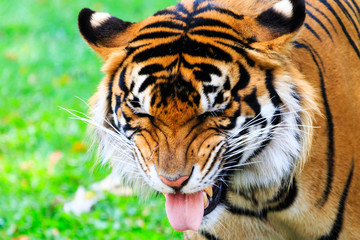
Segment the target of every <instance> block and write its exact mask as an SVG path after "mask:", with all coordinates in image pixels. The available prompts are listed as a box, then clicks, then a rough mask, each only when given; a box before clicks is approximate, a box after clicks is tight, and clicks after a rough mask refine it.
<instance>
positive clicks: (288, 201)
mask: <svg viewBox="0 0 360 240" xmlns="http://www.w3.org/2000/svg"><path fill="white" fill-rule="evenodd" d="M281 193H282V194H283V196H284V194H287V195H286V197H285V199H284V200H283V201H281V202H279V204H278V205H276V206H274V207H270V208H263V209H261V210H259V211H253V210H249V209H244V208H239V207H237V206H233V205H232V204H231V203H230V202H228V200H226V199H225V200H223V203H224V204H225V206H226V210H228V211H229V212H231V213H233V214H237V215H242V216H248V217H255V218H258V219H266V218H267V215H268V213H269V212H278V211H283V210H285V209H287V208H289V207H291V205H292V204H293V203H294V202H295V199H296V197H297V193H298V190H297V186H296V180H295V178H294V179H293V182H292V184H291V185H290V188H289V190H288V191H284V192H283V191H282V192H281Z"/></svg>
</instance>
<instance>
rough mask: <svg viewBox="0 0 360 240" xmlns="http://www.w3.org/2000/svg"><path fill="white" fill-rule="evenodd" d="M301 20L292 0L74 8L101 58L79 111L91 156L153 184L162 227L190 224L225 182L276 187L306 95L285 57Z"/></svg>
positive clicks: (297, 133) (306, 114)
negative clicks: (249, 8) (84, 109)
mask: <svg viewBox="0 0 360 240" xmlns="http://www.w3.org/2000/svg"><path fill="white" fill-rule="evenodd" d="M304 18H305V7H304V4H303V1H296V0H291V1H290V0H282V1H280V2H278V3H276V4H275V5H273V6H271V7H270V8H268V9H267V10H265V11H263V12H260V13H258V14H256V15H254V16H248V15H244V14H242V13H241V12H237V11H234V9H232V8H231V7H227V6H226V5H223V4H221V1H219V2H217V1H185V2H183V3H179V4H177V5H176V6H173V7H169V8H167V9H165V10H162V11H159V12H157V13H156V14H154V15H153V16H151V17H149V18H147V19H145V20H143V21H141V22H138V23H130V22H124V21H122V20H120V19H118V18H116V17H113V16H110V15H109V14H107V13H97V12H94V11H92V10H90V9H83V10H82V11H81V12H80V14H79V28H80V32H81V34H82V36H83V37H84V39H85V40H86V41H87V43H88V44H89V45H90V46H91V47H92V48H93V49H94V50H95V51H96V52H97V53H98V54H100V55H101V56H102V57H103V58H104V60H105V65H104V67H103V71H104V72H105V73H106V77H105V78H104V79H103V81H102V82H101V84H100V86H99V88H98V91H97V93H96V94H95V95H94V97H93V98H92V110H91V111H92V117H93V122H94V125H95V126H96V128H95V130H96V135H97V137H98V141H99V145H100V151H101V155H102V157H103V159H104V161H109V162H110V164H111V165H112V166H113V167H114V170H115V171H117V172H118V174H121V175H122V176H123V177H124V179H126V180H127V181H129V182H130V183H133V184H134V185H135V186H140V185H144V182H145V183H146V184H147V185H149V186H150V187H151V188H152V189H155V190H156V191H159V192H163V193H164V194H165V195H166V198H167V201H166V208H167V213H168V217H169V220H170V223H171V224H172V225H173V226H174V228H176V229H178V230H186V229H193V230H197V229H198V228H199V226H200V223H201V221H205V220H206V218H209V217H211V216H212V215H215V213H214V212H216V211H214V210H216V209H220V210H221V202H222V200H223V198H224V196H225V194H226V189H227V188H232V189H235V190H240V189H241V190H246V189H255V188H259V187H265V188H266V187H270V186H273V185H280V184H283V183H284V181H285V182H287V181H289V179H290V178H291V176H292V175H293V174H294V173H295V172H296V170H297V169H299V168H300V167H301V165H302V163H303V160H304V159H305V157H306V154H307V152H308V151H309V147H310V142H311V125H312V120H311V119H312V112H313V111H312V109H314V108H315V103H314V97H313V92H312V88H311V87H310V86H308V85H307V83H306V82H305V81H304V80H303V79H302V75H301V74H300V73H299V71H298V70H297V69H296V66H294V64H293V63H291V62H290V61H289V60H288V58H287V55H288V53H289V52H291V41H292V40H293V39H294V38H295V36H296V34H297V32H298V31H299V29H300V27H301V25H302V24H303V21H304ZM220 210H218V211H220ZM204 216H205V217H204ZM187 219H190V220H187Z"/></svg>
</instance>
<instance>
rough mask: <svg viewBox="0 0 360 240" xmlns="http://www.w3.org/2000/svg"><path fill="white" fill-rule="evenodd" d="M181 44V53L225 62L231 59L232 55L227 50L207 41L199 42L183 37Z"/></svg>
mask: <svg viewBox="0 0 360 240" xmlns="http://www.w3.org/2000/svg"><path fill="white" fill-rule="evenodd" d="M183 46H184V47H183V49H182V50H183V53H185V54H188V55H191V56H199V57H203V58H211V59H216V60H220V61H225V62H231V61H232V57H231V55H230V54H229V53H228V52H227V51H224V50H222V49H220V48H218V47H215V46H214V45H211V44H208V43H201V42H198V41H196V40H192V39H190V38H186V39H184V43H183Z"/></svg>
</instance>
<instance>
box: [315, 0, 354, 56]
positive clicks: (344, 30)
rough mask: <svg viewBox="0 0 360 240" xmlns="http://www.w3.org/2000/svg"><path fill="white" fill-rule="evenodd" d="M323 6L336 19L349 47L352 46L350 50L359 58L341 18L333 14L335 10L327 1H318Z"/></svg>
mask: <svg viewBox="0 0 360 240" xmlns="http://www.w3.org/2000/svg"><path fill="white" fill-rule="evenodd" d="M319 1H320V2H321V3H322V4H323V5H324V6H326V7H327V9H329V10H330V11H331V12H332V14H333V15H334V17H335V18H336V20H337V21H338V23H339V24H340V27H341V29H342V31H343V32H344V34H345V35H346V37H347V39H348V41H349V43H350V45H351V46H352V48H353V49H354V51H355V52H356V54H357V56H358V58H360V51H359V49H358V47H357V46H356V44H355V42H354V40H353V39H352V38H351V36H350V35H349V33H348V31H347V30H346V27H345V25H344V23H343V22H342V21H341V18H340V17H339V15H337V13H336V12H335V10H334V9H333V8H332V6H331V5H330V4H329V3H328V2H327V0H319Z"/></svg>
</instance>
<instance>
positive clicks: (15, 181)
mask: <svg viewBox="0 0 360 240" xmlns="http://www.w3.org/2000/svg"><path fill="white" fill-rule="evenodd" d="M174 3H175V0H101V1H95V0H87V1H85V0H84V1H80V0H15V1H7V0H0V84H1V86H0V239H11V240H29V239H56V240H60V239H66V240H68V239H99V240H100V239H180V236H181V233H179V232H175V231H174V230H173V229H172V228H171V227H170V225H169V223H168V221H167V219H166V215H165V209H164V200H163V197H162V196H160V197H154V198H151V199H149V200H148V201H146V202H144V201H140V202H138V199H137V198H136V197H119V196H114V195H111V194H106V198H105V199H103V200H101V201H100V202H99V203H98V204H96V205H95V207H94V209H93V211H91V212H90V213H85V214H82V215H81V216H79V217H77V216H75V215H73V214H66V213H64V211H63V204H64V202H65V201H70V200H71V199H72V198H73V197H74V193H75V191H76V189H77V188H78V186H79V185H84V186H85V187H88V186H89V185H91V184H92V183H94V182H95V181H98V180H100V179H102V178H104V177H105V176H107V175H108V174H109V172H110V171H109V170H107V169H102V168H95V170H94V171H92V170H91V169H92V167H93V164H94V162H95V157H93V156H91V155H90V154H88V153H87V145H86V143H85V141H84V139H85V138H86V134H85V131H86V124H84V123H83V122H80V121H77V120H72V119H70V118H69V117H70V116H69V114H68V113H67V112H65V111H62V110H60V108H59V107H58V106H62V107H64V108H69V109H75V110H79V111H81V112H86V111H87V106H86V105H85V104H84V103H83V102H81V101H80V100H79V99H77V98H76V97H79V98H81V99H85V100H87V99H88V98H89V97H90V96H91V95H92V93H94V91H95V89H96V86H97V84H98V83H99V81H100V79H101V78H102V76H103V75H102V73H101V72H100V67H101V65H102V62H101V60H100V59H99V58H98V57H97V56H96V55H95V54H94V53H93V52H92V51H91V50H90V48H89V47H88V46H87V45H86V43H85V42H84V41H83V40H82V38H81V37H80V34H79V33H78V29H77V14H78V12H79V11H80V10H81V9H82V8H84V7H89V8H92V9H94V10H96V11H104V12H110V13H111V14H112V15H114V16H117V17H119V18H121V19H123V20H127V21H139V20H142V19H144V18H145V17H146V16H149V15H151V14H153V13H154V12H156V11H157V10H159V9H162V8H164V7H166V6H169V5H172V4H174Z"/></svg>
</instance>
